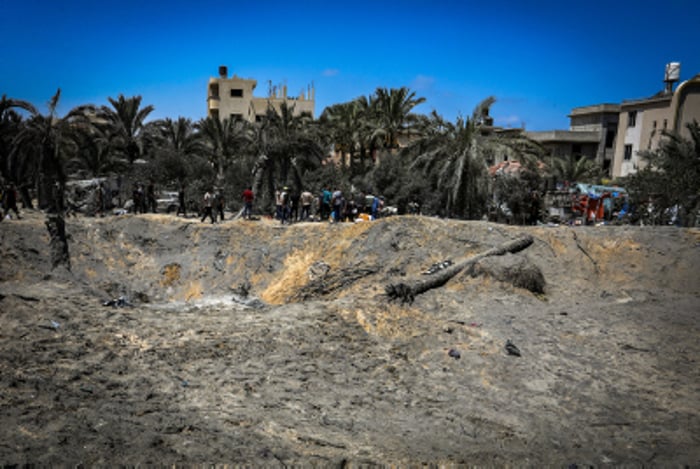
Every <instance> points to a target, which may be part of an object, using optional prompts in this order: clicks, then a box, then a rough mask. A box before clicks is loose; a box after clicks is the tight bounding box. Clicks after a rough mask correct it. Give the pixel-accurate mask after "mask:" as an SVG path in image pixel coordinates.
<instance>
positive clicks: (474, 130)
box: [0, 87, 700, 223]
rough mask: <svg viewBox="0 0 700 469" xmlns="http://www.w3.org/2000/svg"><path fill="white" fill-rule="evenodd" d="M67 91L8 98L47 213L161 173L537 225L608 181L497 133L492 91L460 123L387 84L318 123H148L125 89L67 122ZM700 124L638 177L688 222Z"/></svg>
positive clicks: (204, 185) (268, 207)
mask: <svg viewBox="0 0 700 469" xmlns="http://www.w3.org/2000/svg"><path fill="white" fill-rule="evenodd" d="M59 96H60V93H57V95H56V96H54V97H53V98H52V100H51V101H50V102H49V112H48V113H47V114H46V115H42V114H41V113H39V112H38V111H37V110H36V109H35V108H34V107H33V106H32V105H31V104H30V103H27V102H24V101H21V100H16V99H10V98H7V97H5V96H3V97H2V101H0V173H1V176H2V180H3V181H5V182H13V183H15V184H16V186H17V187H18V188H20V191H21V193H22V197H23V199H24V200H25V203H26V202H28V201H30V200H31V196H30V191H32V192H33V193H34V195H35V196H36V197H37V198H38V200H39V203H40V206H41V208H51V207H52V203H53V202H54V201H52V200H51V198H52V197H53V196H55V190H53V191H52V189H51V186H52V185H54V186H55V185H56V183H58V184H59V185H60V186H62V185H63V184H64V183H65V181H66V180H67V179H85V178H97V177H111V178H118V180H119V182H120V191H121V194H120V197H121V199H120V200H122V201H124V200H127V199H128V198H129V197H130V195H131V192H130V191H131V189H132V188H133V187H135V185H136V184H138V183H142V184H145V183H146V182H148V181H153V182H154V183H155V184H156V186H157V187H158V188H160V189H161V190H177V189H178V188H179V187H187V193H188V194H189V196H188V198H189V199H190V200H191V201H192V203H194V204H195V205H196V204H197V202H198V201H199V198H200V197H201V194H202V193H203V192H204V191H206V190H211V189H214V190H217V191H220V192H221V193H223V195H224V196H225V199H226V201H227V204H228V206H229V208H230V209H234V210H235V209H238V208H239V207H240V205H241V201H240V194H241V192H242V190H243V189H244V188H246V187H248V186H251V187H253V189H254V191H255V193H256V194H257V208H258V210H261V211H262V212H263V213H271V211H272V209H273V205H274V202H273V201H274V193H275V190H276V189H279V188H281V187H283V186H288V187H290V188H291V189H292V190H293V191H296V192H301V191H302V190H310V191H312V192H313V193H316V194H318V193H319V192H320V190H321V189H322V188H324V187H326V188H329V189H341V190H343V191H344V192H345V193H346V196H349V195H350V194H351V193H353V194H358V193H359V192H366V193H371V194H374V195H382V196H384V198H385V199H386V203H387V204H388V205H392V206H395V207H396V208H397V209H398V212H399V213H406V212H410V211H416V207H417V206H419V207H420V211H421V212H422V213H423V214H426V215H439V216H445V217H456V218H463V219H480V218H483V217H486V216H489V217H490V218H491V219H494V220H500V221H508V222H511V223H534V222H536V221H537V220H538V219H540V217H539V215H540V214H539V213H538V211H539V210H540V209H541V207H540V200H541V196H542V194H543V191H544V189H545V188H546V187H548V186H549V187H551V185H552V184H553V183H556V182H564V181H580V182H596V181H597V180H598V178H599V177H600V173H599V171H598V168H597V167H596V165H595V163H594V162H592V161H591V160H589V159H586V158H581V157H579V156H577V155H569V156H568V157H563V158H551V157H545V156H544V155H545V152H544V151H543V149H542V148H541V147H540V146H539V145H538V144H537V143H535V142H533V141H532V140H529V139H528V138H526V137H525V136H524V134H523V133H522V132H521V131H519V130H517V129H516V130H503V129H496V128H494V127H493V119H492V118H491V117H490V116H489V110H490V108H491V106H492V105H493V103H494V102H495V99H494V98H493V97H489V98H487V99H485V100H484V101H482V102H481V103H479V105H477V106H476V108H475V109H474V112H473V113H472V115H471V116H469V117H468V118H464V117H461V116H460V117H458V118H457V119H456V120H455V121H454V122H449V121H446V120H445V119H443V118H442V117H441V116H440V115H439V114H437V113H436V112H434V111H433V112H432V113H431V114H430V115H422V114H417V113H415V112H414V110H415V107H416V106H418V105H419V104H421V103H423V102H424V101H425V99H424V98H421V97H417V96H416V95H415V93H414V92H412V91H410V90H409V89H408V88H405V87H404V88H399V89H386V88H377V89H376V90H375V92H374V93H373V94H371V95H369V96H361V97H358V98H357V99H354V100H352V101H349V102H346V103H340V104H336V105H333V106H329V107H328V108H326V109H325V110H324V111H323V113H322V114H321V116H320V117H319V118H318V119H313V118H312V117H311V116H310V115H308V114H301V115H298V114H297V113H295V112H294V107H293V106H286V105H283V106H281V108H280V109H278V110H274V109H272V108H270V109H268V112H267V113H266V115H265V116H264V117H263V118H262V119H260V120H259V122H255V123H249V122H247V121H244V120H242V119H223V120H219V119H215V118H205V119H201V120H199V121H197V122H193V121H191V120H190V119H186V118H183V117H179V118H177V119H175V120H173V119H169V118H168V119H160V120H152V121H150V122H147V121H146V119H147V118H148V116H149V114H151V112H152V111H153V106H150V105H146V106H143V105H142V102H141V101H142V100H141V97H140V96H134V97H130V98H127V97H124V96H123V95H120V96H119V97H118V98H117V99H113V98H108V103H109V105H104V106H96V105H85V106H80V107H78V108H75V109H73V110H71V111H70V112H69V113H67V114H66V115H65V116H63V117H59V116H57V115H56V105H57V103H58V98H59ZM689 131H690V135H691V140H687V139H683V138H681V137H680V136H679V135H669V137H668V139H667V140H666V142H665V143H664V145H663V146H662V147H661V148H660V149H659V150H658V151H656V152H653V153H650V154H648V155H646V157H647V158H648V159H649V162H650V165H649V166H648V167H647V168H646V169H644V170H642V171H640V172H639V173H638V174H637V175H635V176H634V177H632V178H630V181H629V183H630V187H631V188H632V189H633V194H634V196H635V201H636V203H637V204H638V205H640V204H641V203H642V202H644V203H648V201H649V200H653V207H654V210H657V211H659V212H660V213H661V212H664V211H667V209H669V208H671V207H674V206H677V207H678V208H679V209H680V211H681V212H682V219H683V222H684V223H690V221H691V220H692V217H694V214H695V213H696V212H697V205H698V179H699V176H698V172H699V171H700V170H699V169H698V147H700V142H699V140H700V138H699V134H700V131H698V125H697V124H694V125H693V126H690V127H689ZM503 161H507V162H508V163H511V162H515V161H517V162H518V163H517V168H516V166H515V165H514V166H512V167H511V170H508V171H495V170H494V169H492V170H491V174H490V173H489V167H491V166H493V165H494V164H496V163H499V162H503ZM512 168H516V170H512ZM59 205H60V203H59Z"/></svg>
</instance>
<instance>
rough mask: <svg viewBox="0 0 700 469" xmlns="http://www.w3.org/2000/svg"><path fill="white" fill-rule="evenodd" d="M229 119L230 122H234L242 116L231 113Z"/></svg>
mask: <svg viewBox="0 0 700 469" xmlns="http://www.w3.org/2000/svg"><path fill="white" fill-rule="evenodd" d="M230 117H231V120H232V121H235V120H239V119H243V114H238V113H235V112H233V113H231V116H230Z"/></svg>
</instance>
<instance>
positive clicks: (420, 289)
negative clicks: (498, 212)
mask: <svg viewBox="0 0 700 469" xmlns="http://www.w3.org/2000/svg"><path fill="white" fill-rule="evenodd" d="M532 243H533V239H532V236H529V235H528V236H523V237H520V238H518V239H515V240H512V241H508V242H506V243H503V244H500V245H498V246H496V247H493V248H491V249H489V250H487V251H484V252H482V253H479V254H477V255H475V256H472V257H470V258H468V259H465V260H463V261H461V262H457V263H455V264H453V265H452V266H450V267H447V268H446V269H443V270H440V271H438V272H437V273H435V274H433V275H429V276H427V278H421V279H415V280H412V281H407V282H399V283H390V284H388V285H386V286H385V287H384V290H385V292H386V294H387V295H388V296H389V298H390V299H392V300H394V299H400V300H401V302H402V303H412V302H413V300H414V299H415V297H416V295H420V294H421V293H424V292H426V291H428V290H431V289H433V288H437V287H440V286H442V285H444V284H445V283H447V282H448V280H450V279H451V278H452V277H454V276H455V275H457V274H458V273H460V272H461V271H462V270H464V269H466V268H467V267H469V266H471V265H473V264H475V263H477V262H479V261H480V260H482V259H484V258H485V257H489V256H502V255H504V254H506V253H509V252H510V253H516V252H519V251H522V250H523V249H525V248H527V247H528V246H530V245H531V244H532Z"/></svg>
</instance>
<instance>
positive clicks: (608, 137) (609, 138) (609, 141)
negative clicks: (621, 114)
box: [605, 129, 615, 148]
mask: <svg viewBox="0 0 700 469" xmlns="http://www.w3.org/2000/svg"><path fill="white" fill-rule="evenodd" d="M614 143H615V131H614V130H613V129H608V132H607V133H606V134H605V148H612V147H613V144H614Z"/></svg>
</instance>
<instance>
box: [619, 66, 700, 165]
mask: <svg viewBox="0 0 700 469" xmlns="http://www.w3.org/2000/svg"><path fill="white" fill-rule="evenodd" d="M674 65H677V64H669V66H674ZM677 79H678V74H672V75H670V76H669V75H668V74H667V77H666V80H665V81H666V84H667V85H666V88H665V89H664V90H663V91H661V92H659V93H657V94H655V95H654V96H651V97H649V98H645V99H637V100H629V101H623V102H622V104H621V105H620V121H619V126H618V135H619V138H618V139H617V143H616V145H615V156H614V164H613V171H612V176H613V177H624V176H628V175H630V174H634V173H636V172H637V171H638V170H640V169H642V168H644V166H645V165H646V161H645V160H644V159H643V158H642V157H641V153H642V152H644V151H653V150H656V149H657V148H658V147H659V144H660V143H661V140H662V137H663V134H664V131H672V132H679V133H680V134H681V135H683V136H685V137H686V138H688V137H689V133H688V129H687V124H689V123H691V122H693V120H697V121H698V122H700V74H698V75H696V76H695V77H693V78H691V79H690V80H687V81H685V82H683V83H681V84H680V85H678V87H677V88H676V89H675V91H674V90H673V83H674V82H675V81H677Z"/></svg>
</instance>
